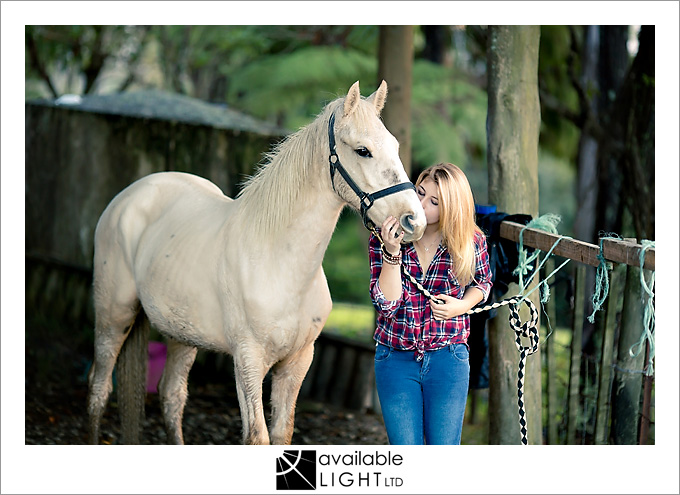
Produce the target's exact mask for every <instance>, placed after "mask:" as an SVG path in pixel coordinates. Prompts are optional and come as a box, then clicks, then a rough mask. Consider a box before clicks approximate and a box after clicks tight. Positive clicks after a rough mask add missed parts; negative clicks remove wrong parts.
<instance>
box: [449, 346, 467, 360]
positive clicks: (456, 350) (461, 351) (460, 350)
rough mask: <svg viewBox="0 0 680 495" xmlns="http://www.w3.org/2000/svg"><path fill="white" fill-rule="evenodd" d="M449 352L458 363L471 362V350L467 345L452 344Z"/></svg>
mask: <svg viewBox="0 0 680 495" xmlns="http://www.w3.org/2000/svg"><path fill="white" fill-rule="evenodd" d="M449 350H450V351H451V354H453V356H454V357H455V358H456V359H457V360H458V361H462V362H468V361H469V360H470V350H469V349H468V346H466V345H465V344H451V345H450V346H449Z"/></svg>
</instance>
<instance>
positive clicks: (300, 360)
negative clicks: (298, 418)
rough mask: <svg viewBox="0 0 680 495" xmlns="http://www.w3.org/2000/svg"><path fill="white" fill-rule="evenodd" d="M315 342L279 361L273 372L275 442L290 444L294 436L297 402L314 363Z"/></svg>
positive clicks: (272, 435) (272, 433)
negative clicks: (306, 376) (310, 367)
mask: <svg viewBox="0 0 680 495" xmlns="http://www.w3.org/2000/svg"><path fill="white" fill-rule="evenodd" d="M313 357H314V343H313V342H312V343H311V344H309V345H308V346H307V347H305V348H303V349H302V350H301V351H299V352H298V353H297V354H295V355H293V356H291V357H289V358H287V359H285V360H283V361H281V362H280V363H278V364H277V365H276V366H275V367H274V369H273V373H272V399H271V403H272V429H271V438H272V443H273V444H278V445H288V444H290V443H291V440H292V438H293V425H294V421H295V403H296V401H297V397H298V393H299V392H300V387H301V386H302V381H303V380H304V379H305V375H306V374H307V371H308V370H309V366H310V365H311V364H312V358H313Z"/></svg>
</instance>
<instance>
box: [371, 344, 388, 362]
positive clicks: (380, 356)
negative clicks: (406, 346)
mask: <svg viewBox="0 0 680 495" xmlns="http://www.w3.org/2000/svg"><path fill="white" fill-rule="evenodd" d="M391 354H392V348H391V347H387V346H386V345H382V344H378V346H377V347H376V348H375V362H376V363H378V362H381V361H385V360H387V358H389V357H390V355H391Z"/></svg>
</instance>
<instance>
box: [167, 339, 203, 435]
mask: <svg viewBox="0 0 680 495" xmlns="http://www.w3.org/2000/svg"><path fill="white" fill-rule="evenodd" d="M197 352H198V349H196V348H195V347H191V346H187V345H184V344H180V343H179V342H177V341H176V340H173V339H169V340H168V357H167V360H166V361H165V369H164V370H163V376H162V377H161V380H160V382H159V384H158V392H159V394H160V399H161V406H162V408H163V419H164V420H165V431H166V433H167V435H168V443H169V444H174V445H183V444H184V436H183V435H182V417H183V415H184V406H185V404H186V402H187V397H188V395H189V392H188V383H189V371H191V367H192V366H193V364H194V360H195V359H196V353H197Z"/></svg>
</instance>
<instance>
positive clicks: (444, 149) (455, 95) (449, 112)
mask: <svg viewBox="0 0 680 495" xmlns="http://www.w3.org/2000/svg"><path fill="white" fill-rule="evenodd" d="M486 109H487V98H486V93H485V92H484V90H483V89H481V88H479V87H477V86H475V85H473V84H470V83H469V82H467V80H466V77H465V75H464V74H462V73H461V72H460V71H458V70H456V69H455V68H452V67H445V66H442V65H437V64H434V63H432V62H428V61H425V60H417V61H415V63H414V65H413V92H412V117H411V121H412V152H413V156H412V161H413V169H414V170H421V169H423V168H426V167H428V166H430V165H432V164H434V163H438V162H442V161H446V162H452V163H455V164H457V165H459V166H460V167H461V168H463V169H466V168H477V169H480V168H485V167H486V156H485V155H486Z"/></svg>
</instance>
